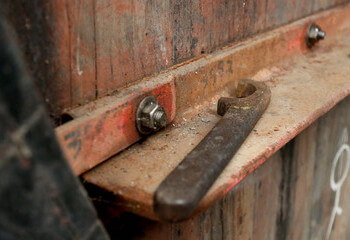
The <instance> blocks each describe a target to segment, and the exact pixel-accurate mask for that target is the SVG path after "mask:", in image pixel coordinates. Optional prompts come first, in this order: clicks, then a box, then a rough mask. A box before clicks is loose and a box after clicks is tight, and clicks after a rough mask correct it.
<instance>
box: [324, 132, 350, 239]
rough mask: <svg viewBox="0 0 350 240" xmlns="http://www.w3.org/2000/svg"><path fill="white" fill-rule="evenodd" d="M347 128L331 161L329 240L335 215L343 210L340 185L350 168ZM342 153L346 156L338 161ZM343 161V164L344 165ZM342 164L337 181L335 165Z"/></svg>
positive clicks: (327, 237)
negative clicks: (331, 203)
mask: <svg viewBox="0 0 350 240" xmlns="http://www.w3.org/2000/svg"><path fill="white" fill-rule="evenodd" d="M348 139H349V135H348V130H347V129H346V128H345V129H344V130H343V133H342V136H341V138H340V141H341V146H340V148H339V150H338V151H337V153H336V154H335V156H334V159H333V163H332V169H331V177H330V185H331V189H332V190H333V191H334V192H335V199H334V206H333V210H332V214H331V217H330V221H329V224H328V229H327V234H326V240H329V237H330V235H331V233H332V228H333V225H334V221H335V217H336V216H337V215H341V214H342V212H343V209H342V208H341V207H340V204H339V202H340V193H341V187H342V185H343V184H344V181H345V179H346V177H347V175H348V173H349V168H350V146H349V144H348ZM343 153H346V158H345V159H344V160H343V161H341V162H340V163H339V160H341V156H343ZM344 161H345V166H343V165H344ZM338 164H342V165H341V167H339V168H338V169H339V170H340V171H342V174H341V177H340V178H339V180H338V181H336V180H335V175H336V174H335V171H336V169H337V165H338Z"/></svg>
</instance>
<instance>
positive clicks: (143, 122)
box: [136, 97, 168, 134]
mask: <svg viewBox="0 0 350 240" xmlns="http://www.w3.org/2000/svg"><path fill="white" fill-rule="evenodd" d="M167 121H168V118H167V115H166V113H165V111H164V108H163V107H162V106H160V105H159V104H158V103H157V100H156V99H155V98H154V97H146V98H145V99H143V100H142V102H141V103H140V105H139V109H138V110H137V113H136V125H137V128H138V130H139V132H140V133H142V134H149V133H151V132H154V131H158V130H159V129H161V128H163V127H165V126H166V123H167Z"/></svg>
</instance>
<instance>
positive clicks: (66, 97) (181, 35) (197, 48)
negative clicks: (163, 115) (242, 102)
mask: <svg viewBox="0 0 350 240" xmlns="http://www.w3.org/2000/svg"><path fill="white" fill-rule="evenodd" d="M344 2H347V0H293V1H289V0H261V1H260V0H259V1H258V0H239V1H230V0H215V1H207V0H191V1H188V0H167V1H164V0H133V1H130V0H86V1H85V0H84V1H83V0H76V1H73V0H66V1H61V0H54V1H45V0H33V1H26V0H16V1H13V0H4V1H2V3H1V4H2V6H1V11H3V12H4V13H5V14H6V15H7V16H8V19H9V21H10V22H11V23H12V24H13V26H14V28H15V30H16V32H17V35H18V36H19V40H20V42H21V46H22V49H23V50H24V52H25V53H26V58H27V61H28V64H29V68H30V70H31V72H32V73H33V75H34V77H35V79H36V83H37V85H38V86H39V89H40V90H41V93H42V95H43V98H44V100H45V101H46V103H47V105H48V106H49V109H50V112H51V114H52V116H53V117H57V116H59V115H60V114H61V112H62V110H63V109H64V108H69V107H74V106H78V105H81V104H84V103H86V102H88V101H91V100H94V99H96V98H98V97H101V96H105V95H106V94H110V93H112V92H114V91H116V90H117V89H118V88H120V87H122V86H125V85H126V84H129V83H131V82H135V81H137V80H139V79H141V78H143V77H145V76H150V75H152V74H156V73H158V72H160V71H161V70H163V69H166V68H168V67H170V66H173V65H175V64H179V63H182V62H184V61H186V60H188V59H191V58H194V57H197V56H199V55H201V54H206V53H209V52H212V51H214V50H216V49H218V48H220V47H223V46H225V45H227V44H229V43H232V42H236V41H239V40H241V39H244V38H247V37H249V36H252V35H254V34H257V33H260V32H263V31H266V30H268V29H271V28H275V27H277V26H280V25H283V24H285V23H288V22H291V21H293V20H296V19H299V18H302V17H305V16H307V15H310V14H311V13H315V12H317V11H320V10H324V9H327V8H330V7H333V6H335V5H338V4H341V3H344ZM18 16H20V17H18Z"/></svg>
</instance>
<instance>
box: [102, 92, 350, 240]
mask: <svg viewBox="0 0 350 240" xmlns="http://www.w3.org/2000/svg"><path fill="white" fill-rule="evenodd" d="M346 128H347V129H348V130H349V129H350V98H349V97H348V98H347V99H346V100H343V101H342V102H341V103H340V104H338V105H337V106H336V107H335V108H334V109H333V110H331V111H330V112H329V113H327V114H326V115H325V116H323V117H322V118H320V119H319V120H318V121H316V122H315V123H314V124H312V125H311V126H310V127H309V128H307V129H306V130H305V131H304V132H303V133H302V134H300V135H298V136H297V137H296V138H295V139H294V140H293V141H291V142H290V143H288V144H287V145H286V146H285V147H284V148H282V149H281V150H280V151H278V152H277V153H276V154H275V155H274V156H273V157H271V158H270V159H269V160H268V161H267V162H266V163H264V164H263V165H262V166H261V167H259V168H258V169H257V170H256V171H255V172H254V173H253V174H251V175H249V176H248V177H247V178H245V179H244V180H243V181H242V182H241V183H240V184H239V185H238V186H237V187H236V188H234V189H233V190H231V191H230V192H229V193H228V194H227V196H226V197H225V198H224V199H222V200H220V201H218V202H217V203H215V204H214V205H213V206H212V207H211V208H209V209H208V210H207V211H205V212H203V213H202V214H200V215H198V216H196V217H194V218H192V219H190V220H188V221H185V222H182V223H178V224H168V223H159V222H154V221H150V220H147V219H144V218H140V217H137V216H134V215H131V214H123V215H121V216H120V217H119V218H114V219H113V220H111V221H110V222H108V224H107V228H108V229H109V231H110V233H111V234H112V238H113V239H240V240H248V239H254V240H256V239H258V240H272V239H276V240H282V239H288V240H292V239H293V240H301V239H305V240H320V239H325V236H326V231H327V227H328V225H329V222H330V215H331V212H332V209H333V207H334V200H335V192H334V191H333V190H332V189H331V186H330V174H331V171H332V163H333V159H334V156H335V154H336V152H337V151H338V150H339V148H340V146H341V136H342V133H343V131H344V129H346ZM344 156H345V155H344ZM342 161H345V159H344V158H343V159H342V160H341V161H340V162H339V165H338V167H337V171H338V173H337V174H336V176H337V179H339V177H340V176H341V175H342V174H343V171H344V166H345V165H344V162H342ZM348 161H350V159H349V160H348ZM341 162H342V163H343V165H342V166H343V167H341ZM340 196H341V197H340V204H339V205H340V207H341V208H343V212H342V214H341V215H338V216H336V218H335V222H334V227H333V230H332V234H331V238H330V239H334V240H347V239H350V205H349V204H348V202H349V198H350V177H347V178H346V180H345V182H344V184H343V185H342V187H341V192H340Z"/></svg>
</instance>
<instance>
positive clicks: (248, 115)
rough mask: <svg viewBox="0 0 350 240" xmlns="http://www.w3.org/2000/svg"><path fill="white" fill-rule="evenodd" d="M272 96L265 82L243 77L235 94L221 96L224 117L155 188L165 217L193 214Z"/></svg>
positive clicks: (157, 204) (157, 207) (173, 219)
mask: <svg viewBox="0 0 350 240" xmlns="http://www.w3.org/2000/svg"><path fill="white" fill-rule="evenodd" d="M270 96H271V91H270V89H269V88H268V87H267V86H266V85H265V84H264V83H262V82H256V81H253V80H249V79H243V80H240V81H239V83H238V86H237V88H236V92H235V96H234V97H232V98H227V97H224V98H220V99H219V101H218V106H217V113H218V114H219V115H221V116H223V117H222V119H221V120H220V121H219V122H218V123H217V125H216V126H215V127H214V128H213V129H212V130H211V131H210V132H209V134H208V135H207V136H206V137H205V138H204V139H203V140H202V141H201V142H200V143H199V144H198V145H197V146H196V147H195V148H194V149H193V150H192V151H191V152H190V153H189V154H188V155H187V156H186V157H185V158H184V160H182V162H181V163H180V164H179V165H178V166H177V167H176V168H175V169H174V170H173V171H172V172H171V173H170V174H169V175H168V176H167V177H166V178H165V180H164V181H163V182H162V183H161V184H160V185H159V187H158V189H157V190H156V192H155V195H154V203H153V204H154V205H153V208H154V211H155V213H156V214H157V215H158V217H159V218H160V219H161V220H164V221H171V222H176V221H181V220H184V219H186V218H188V217H190V216H191V214H192V213H193V212H194V210H195V209H196V207H197V205H198V204H199V202H200V200H201V199H202V198H203V197H204V195H205V194H206V193H207V191H208V190H209V188H210V187H211V186H212V185H213V183H214V182H215V180H216V179H217V178H218V176H219V175H220V173H221V172H222V171H223V170H224V168H225V167H226V165H227V164H228V162H229V161H230V160H231V159H232V157H233V156H234V155H235V153H236V151H237V150H238V149H239V147H240V146H241V145H242V143H243V142H244V140H245V139H246V138H247V136H248V135H249V134H250V132H251V131H252V129H253V128H254V126H255V124H256V123H257V121H258V120H259V119H260V117H261V115H262V114H263V113H264V111H265V109H266V108H267V106H268V104H269V102H270Z"/></svg>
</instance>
